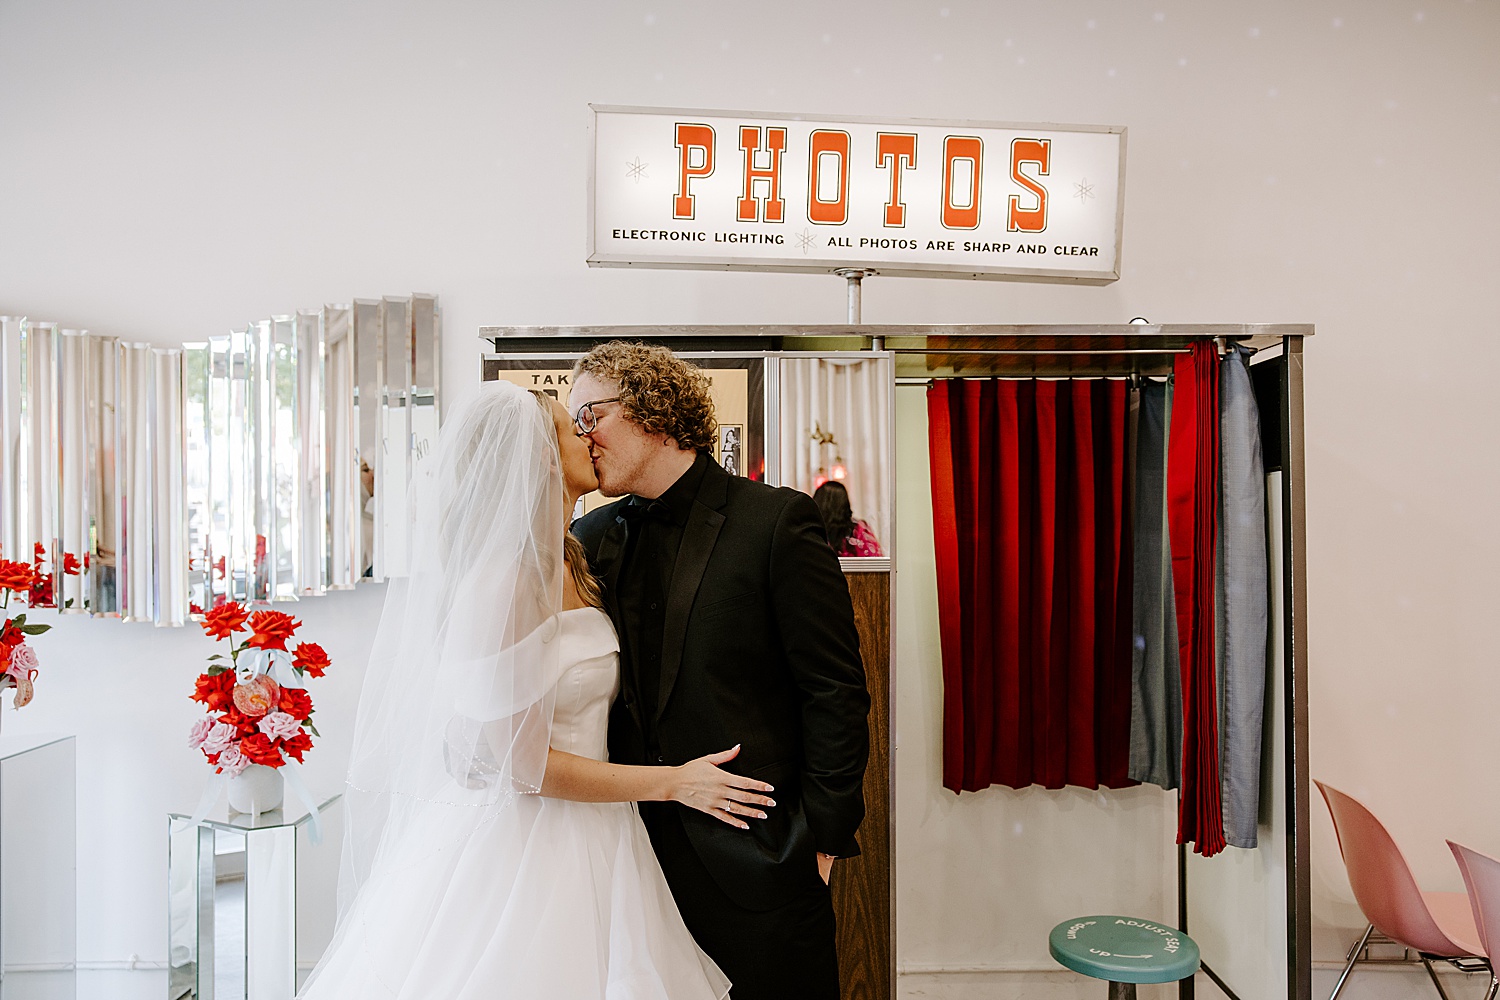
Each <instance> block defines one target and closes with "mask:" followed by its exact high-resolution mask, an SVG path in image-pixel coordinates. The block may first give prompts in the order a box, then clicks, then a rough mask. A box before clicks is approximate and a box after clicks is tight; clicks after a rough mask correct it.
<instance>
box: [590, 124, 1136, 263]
mask: <svg viewBox="0 0 1500 1000" xmlns="http://www.w3.org/2000/svg"><path fill="white" fill-rule="evenodd" d="M588 107H589V123H588V140H589V141H588V145H589V169H588V202H587V204H588V213H587V218H586V225H587V228H588V234H587V248H588V255H587V263H588V266H590V267H645V268H666V269H672V270H695V271H763V272H772V273H784V274H836V273H838V272H840V271H848V270H858V271H863V272H865V273H866V274H878V275H894V276H900V277H928V278H934V277H935V278H968V279H980V280H1001V281H1037V282H1054V283H1068V284H1085V285H1106V284H1110V283H1111V282H1114V281H1118V280H1119V278H1120V261H1121V252H1122V250H1123V242H1124V223H1125V158H1126V132H1127V130H1126V127H1125V126H1124V125H1056V124H1046V123H1037V122H995V121H979V120H971V119H930V118H897V117H892V118H887V117H878V116H870V115H817V114H789V113H786V112H762V111H733V110H711V109H703V108H663V107H635V106H629V105H614V104H594V103H592V102H591V103H590V104H589V106H588ZM601 114H610V115H616V114H637V115H649V116H660V117H685V118H694V119H702V118H739V119H742V120H744V121H746V122H753V121H785V122H797V123H801V122H808V121H812V122H819V123H823V122H827V123H830V124H832V123H849V124H857V125H877V126H879V125H890V126H897V127H927V128H959V129H971V130H972V129H1005V130H1017V131H1036V132H1044V133H1058V132H1073V133H1092V134H1111V135H1118V136H1119V149H1120V152H1119V164H1118V175H1117V177H1116V178H1115V183H1116V204H1115V219H1114V267H1113V268H1112V269H1100V270H1098V271H1084V270H1077V269H1071V270H1065V269H1059V268H1048V267H1015V266H1009V265H992V266H988V265H973V264H965V265H963V266H952V265H945V264H942V263H938V262H926V261H907V262H900V263H893V262H892V261H890V260H888V259H878V258H868V259H861V258H855V259H850V258H840V259H832V258H826V257H825V258H817V257H808V258H807V260H806V261H798V262H796V263H787V262H784V261H767V260H766V259H764V258H758V257H745V256H735V255H733V254H725V255H709V256H703V257H694V258H683V257H680V256H669V255H663V254H652V253H650V252H642V253H634V252H632V253H629V254H622V253H611V252H605V251H601V250H600V249H599V248H598V246H597V245H596V230H597V220H596V212H597V204H596V196H597V191H598V177H597V171H598V165H599V128H598V120H599V115H601Z"/></svg>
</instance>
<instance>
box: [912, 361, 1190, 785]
mask: <svg viewBox="0 0 1500 1000" xmlns="http://www.w3.org/2000/svg"><path fill="white" fill-rule="evenodd" d="M927 399H928V426H929V434H930V446H931V462H932V496H933V520H934V528H935V538H936V548H937V572H938V597H939V601H940V603H941V607H942V608H943V615H942V622H941V637H942V653H943V680H944V685H943V687H944V695H943V701H944V706H943V713H944V733H945V735H944V754H943V783H944V785H945V786H947V787H948V788H950V789H952V790H953V791H963V790H978V789H981V788H985V787H987V786H989V785H991V784H1003V785H1009V786H1010V787H1012V788H1023V787H1026V786H1028V785H1032V784H1040V785H1043V786H1045V787H1048V788H1061V787H1062V786H1064V785H1078V786H1082V787H1085V788H1094V787H1099V786H1105V787H1118V786H1121V785H1125V784H1129V783H1130V782H1129V778H1128V776H1127V771H1128V769H1129V763H1130V712H1131V645H1132V641H1131V634H1132V623H1131V557H1130V553H1131V545H1130V538H1129V534H1130V527H1129V504H1128V502H1127V494H1126V489H1127V476H1126V460H1127V441H1126V438H1127V433H1126V427H1127V420H1128V391H1127V387H1126V383H1125V382H1124V381H1122V380H1113V379H1092V380H1063V381H1048V380H1036V379H984V380H957V379H954V380H941V381H939V382H937V383H936V384H935V385H934V386H932V388H930V389H929V390H928V397H927ZM1211 585H1212V580H1210V586H1211ZM1210 593H1211V591H1210Z"/></svg>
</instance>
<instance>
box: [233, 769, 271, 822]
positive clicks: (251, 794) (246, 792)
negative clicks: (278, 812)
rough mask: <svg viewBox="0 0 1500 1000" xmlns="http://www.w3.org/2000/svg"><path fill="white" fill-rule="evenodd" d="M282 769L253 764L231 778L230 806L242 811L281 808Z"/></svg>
mask: <svg viewBox="0 0 1500 1000" xmlns="http://www.w3.org/2000/svg"><path fill="white" fill-rule="evenodd" d="M282 791H283V788H282V777H281V771H280V770H279V769H277V768H274V767H266V766H265V765H264V764H251V765H250V766H249V767H247V768H245V769H244V770H243V771H241V772H240V773H239V774H237V775H235V776H234V777H232V778H230V779H229V808H231V809H233V810H234V811H235V812H240V813H250V814H255V813H263V812H270V811H271V810H272V809H280V808H281V798H282Z"/></svg>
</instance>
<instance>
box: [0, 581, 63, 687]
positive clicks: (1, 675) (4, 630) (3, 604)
mask: <svg viewBox="0 0 1500 1000" xmlns="http://www.w3.org/2000/svg"><path fill="white" fill-rule="evenodd" d="M36 578H37V571H36V570H34V569H33V568H32V567H31V566H29V565H27V564H26V563H23V562H15V561H13V560H10V559H0V595H3V596H0V617H4V614H3V613H4V612H5V611H6V610H7V609H8V608H9V607H10V598H11V595H12V594H26V595H28V596H30V595H31V594H32V593H33V588H34V587H35V586H36ZM51 628H52V626H51V625H28V624H26V615H25V613H24V612H23V613H22V614H19V615H16V616H15V617H14V618H5V624H4V625H0V691H8V690H10V689H11V688H14V689H15V692H16V695H15V706H16V708H24V707H25V706H26V705H27V704H29V703H30V702H31V698H32V695H33V694H34V693H35V687H34V683H35V681H36V675H37V667H38V663H37V658H36V650H34V649H32V648H31V647H30V646H29V645H27V643H26V637H27V636H30V635H41V634H42V633H43V632H46V631H47V630H49V629H51Z"/></svg>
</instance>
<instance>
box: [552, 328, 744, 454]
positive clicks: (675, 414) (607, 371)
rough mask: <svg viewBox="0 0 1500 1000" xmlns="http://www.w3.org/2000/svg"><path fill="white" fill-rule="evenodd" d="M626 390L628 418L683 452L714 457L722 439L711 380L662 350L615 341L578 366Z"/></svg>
mask: <svg viewBox="0 0 1500 1000" xmlns="http://www.w3.org/2000/svg"><path fill="white" fill-rule="evenodd" d="M579 375H592V376H593V377H594V378H599V379H606V380H608V381H610V382H614V383H615V384H617V385H618V386H619V387H620V403H621V405H622V406H623V407H624V409H625V416H626V417H628V418H629V419H630V420H631V421H633V422H635V423H637V424H639V425H640V426H641V427H642V428H643V429H644V430H646V431H647V432H648V433H651V434H665V435H666V436H667V437H670V438H672V439H673V440H675V441H676V442H677V447H679V448H681V449H682V450H683V451H688V450H689V449H691V450H695V451H712V450H713V448H714V444H715V441H716V440H717V434H718V426H719V425H718V422H717V421H716V420H715V419H714V401H713V399H712V398H711V397H710V396H709V394H708V385H709V382H708V376H707V375H704V374H703V370H702V369H700V368H699V367H698V366H697V365H694V364H690V363H689V362H687V361H684V360H682V359H681V358H679V357H678V356H677V355H675V354H673V353H672V352H671V351H670V350H668V349H667V348H665V347H661V346H660V345H657V344H641V343H636V342H634V341H626V340H611V341H609V342H608V343H604V344H598V345H596V346H595V347H594V349H593V350H591V351H589V352H588V354H586V355H584V356H583V358H582V359H581V360H580V361H579V362H578V363H577V364H576V365H574V366H573V377H574V378H577V377H578V376H579Z"/></svg>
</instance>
